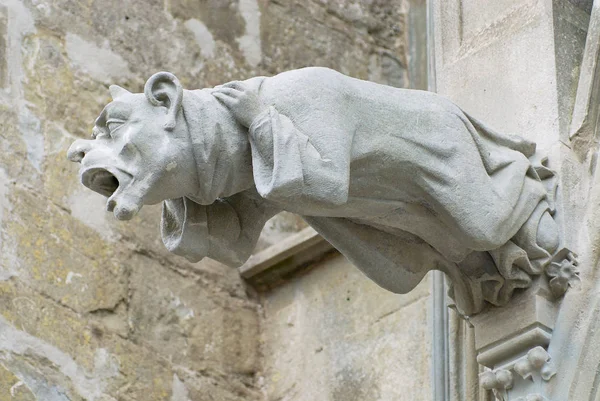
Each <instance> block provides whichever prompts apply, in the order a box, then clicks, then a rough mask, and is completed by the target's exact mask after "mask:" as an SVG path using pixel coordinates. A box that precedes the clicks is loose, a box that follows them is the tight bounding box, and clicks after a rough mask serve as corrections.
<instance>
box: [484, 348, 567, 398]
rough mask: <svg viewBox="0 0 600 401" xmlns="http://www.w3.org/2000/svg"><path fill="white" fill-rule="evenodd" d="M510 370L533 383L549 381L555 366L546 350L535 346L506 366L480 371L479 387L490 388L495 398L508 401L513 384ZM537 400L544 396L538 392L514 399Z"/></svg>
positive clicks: (553, 373)
mask: <svg viewBox="0 0 600 401" xmlns="http://www.w3.org/2000/svg"><path fill="white" fill-rule="evenodd" d="M512 372H515V373H516V374H518V375H519V376H520V377H521V378H522V379H523V380H525V381H529V382H531V383H532V384H533V385H535V384H539V382H541V381H546V382H547V381H550V380H551V379H552V378H553V377H554V375H556V367H555V366H554V363H553V362H552V360H551V358H550V355H549V354H548V352H547V351H546V350H545V349H544V348H543V347H540V346H537V347H535V348H532V349H531V350H529V351H528V352H527V354H526V355H524V356H523V357H521V358H519V359H518V360H516V361H515V362H512V363H510V364H509V365H507V366H503V367H502V368H498V369H495V370H487V371H485V372H483V373H481V375H480V377H479V379H480V383H481V387H483V388H484V389H485V390H491V391H492V393H493V394H494V397H495V398H496V400H498V401H508V400H509V399H510V397H509V390H511V389H512V388H513V387H514V384H515V383H514V377H513V376H514V375H513V373H512ZM538 400H539V401H544V400H546V398H545V397H543V396H542V395H541V394H539V393H533V394H528V395H526V396H523V397H518V398H516V401H538Z"/></svg>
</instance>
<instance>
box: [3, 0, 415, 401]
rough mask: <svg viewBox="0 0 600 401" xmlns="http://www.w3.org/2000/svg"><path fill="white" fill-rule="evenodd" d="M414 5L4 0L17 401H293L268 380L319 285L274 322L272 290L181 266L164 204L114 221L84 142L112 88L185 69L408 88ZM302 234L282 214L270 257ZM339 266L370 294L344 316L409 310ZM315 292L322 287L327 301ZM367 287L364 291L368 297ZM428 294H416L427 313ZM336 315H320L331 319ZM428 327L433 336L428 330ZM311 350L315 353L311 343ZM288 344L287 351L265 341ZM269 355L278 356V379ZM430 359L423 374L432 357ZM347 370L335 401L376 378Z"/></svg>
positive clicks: (7, 359) (221, 271)
mask: <svg viewBox="0 0 600 401" xmlns="http://www.w3.org/2000/svg"><path fill="white" fill-rule="evenodd" d="M406 4H408V3H406ZM406 4H405V2H404V1H403V0H393V1H391V0H390V1H387V0H371V1H366V0H365V1H355V0H343V1H341V0H340V1H338V0H329V1H328V0H306V1H304V0H302V1H292V0H237V1H236V0H203V1H200V0H164V1H163V0H118V1H117V0H89V1H76V0H0V55H2V56H3V57H1V58H0V222H1V231H0V315H1V316H0V401H4V400H19V401H25V400H27V401H29V400H40V401H66V400H73V401H74V400H90V401H109V400H119V401H121V400H123V401H154V400H170V401H187V400H192V401H201V400H219V401H221V400H222V401H228V400H231V401H233V400H253V399H256V400H258V399H265V398H266V399H270V400H271V399H272V400H275V399H278V398H277V397H278V396H271V395H270V394H269V392H271V391H273V392H274V393H276V394H280V393H282V392H283V391H284V390H285V388H283V387H278V388H273V387H272V386H271V385H270V384H269V383H270V382H271V381H272V380H273V370H274V369H279V366H281V365H282V364H283V365H284V366H285V369H292V370H294V369H295V366H293V365H289V364H287V365H286V361H285V359H281V358H282V357H277V358H279V359H276V360H274V359H273V358H275V356H274V355H276V354H278V352H279V351H281V349H280V348H279V347H283V348H284V349H285V348H287V344H286V343H285V341H283V342H281V341H279V340H278V338H280V337H279V336H280V335H283V332H281V328H280V327H281V320H282V319H283V320H284V321H287V320H286V319H287V318H285V317H283V316H284V315H285V313H286V312H285V310H284V309H283V307H282V306H281V305H282V302H284V301H283V300H281V299H283V298H285V297H292V298H294V297H296V298H297V295H296V296H293V294H297V293H299V292H301V291H300V289H301V287H303V281H298V282H297V283H294V284H293V285H292V288H293V291H292V292H291V293H290V294H287V295H286V293H287V292H289V291H291V290H292V288H289V287H282V288H280V289H278V290H277V291H276V292H275V293H273V295H272V298H270V299H268V300H267V301H266V308H265V310H266V315H267V318H268V317H269V316H271V314H273V315H274V314H275V313H276V314H277V319H271V320H269V319H266V320H265V321H264V322H263V321H262V320H261V319H262V318H261V307H260V304H259V301H260V297H258V296H256V294H254V291H253V290H252V289H251V288H247V287H246V285H245V284H244V283H243V282H242V280H241V279H240V278H239V275H238V273H237V271H235V270H232V269H227V268H225V267H223V266H221V265H219V264H217V263H215V262H211V261H206V262H203V263H199V264H189V263H187V262H186V261H184V260H182V259H180V258H177V257H174V256H172V255H169V254H168V253H167V252H166V251H165V250H164V248H163V246H162V244H161V243H160V239H159V233H158V216H159V211H160V210H159V208H157V207H146V208H145V209H144V210H143V211H142V213H141V214H140V215H139V216H138V217H136V218H135V219H134V221H132V222H128V223H119V222H117V221H115V220H114V219H113V217H112V215H111V214H109V213H106V212H104V202H105V199H104V198H102V197H101V196H98V195H96V194H94V193H92V192H91V191H88V190H87V189H85V188H84V187H82V186H81V185H80V184H79V182H78V180H77V166H76V165H74V164H72V163H69V162H67V161H66V159H65V152H66V149H67V148H68V146H69V144H70V143H71V142H72V141H73V140H74V139H75V138H78V137H88V136H89V135H90V132H91V127H92V125H93V121H94V119H95V117H96V116H97V115H98V113H99V112H100V110H101V109H102V107H103V105H105V104H106V103H107V102H109V100H110V99H109V95H108V91H107V87H108V85H109V84H112V83H116V84H119V85H122V86H124V87H126V88H128V89H130V90H132V91H141V90H142V88H143V84H144V82H145V79H146V78H148V77H149V76H150V75H151V74H152V73H154V72H156V71H160V70H167V71H172V72H173V73H175V74H176V75H177V76H178V77H179V78H180V80H181V82H182V83H183V85H184V86H185V87H186V88H190V89H191V88H197V87H204V86H212V85H215V84H219V83H222V82H225V81H228V80H232V79H242V78H246V77H250V76H253V75H259V74H274V73H276V72H278V71H283V70H286V69H291V68H298V67H302V66H308V65H322V66H328V67H331V68H334V69H337V70H339V71H342V72H344V73H346V74H349V75H352V76H355V77H358V78H363V79H371V80H375V81H379V82H384V83H388V84H392V85H397V86H406V85H408V82H409V78H410V77H409V71H408V70H407V67H406V66H407V65H409V63H408V60H407V59H406V56H405V54H406V38H405V35H404V31H405V17H406V11H407V5H406ZM299 227H302V223H301V222H298V221H297V219H296V218H295V217H293V216H289V215H287V216H285V215H284V216H283V217H278V218H277V219H275V220H274V221H272V222H271V223H270V224H269V226H268V230H267V232H266V234H265V236H264V238H263V241H262V243H261V246H262V247H266V246H268V245H269V244H271V243H273V242H276V241H277V240H278V239H279V238H280V237H281V236H282V235H285V232H286V231H295V230H297V229H298V228H299ZM332 263H333V265H332V266H327V268H326V269H323V273H319V274H325V275H327V274H334V275H335V274H338V275H339V274H342V276H339V277H337V278H335V280H343V279H344V277H343V275H344V274H347V275H349V280H350V281H349V283H350V284H348V286H347V287H340V289H338V291H342V289H341V288H344V289H345V288H353V289H352V290H350V293H349V294H350V295H351V301H348V305H350V304H351V302H352V303H354V302H356V304H355V305H356V309H352V308H350V309H344V311H343V314H344V316H345V318H344V319H349V321H353V319H355V318H356V320H355V321H354V323H355V324H356V325H358V326H360V325H362V324H363V322H364V320H363V319H365V317H364V314H367V313H368V312H370V311H369V310H368V309H367V305H371V304H372V303H373V302H375V303H377V302H376V300H377V299H379V297H382V299H386V301H385V304H382V305H381V307H380V309H378V311H379V312H380V313H379V312H378V314H377V315H374V314H372V315H369V318H368V319H370V320H369V322H370V321H371V320H373V319H377V318H378V317H380V315H384V314H385V313H387V311H388V309H389V310H392V309H393V306H394V305H396V304H397V305H400V304H398V302H404V301H398V300H396V298H394V297H390V296H389V295H386V294H382V293H380V292H378V291H376V290H375V289H372V288H371V287H369V285H368V284H365V283H364V281H361V280H364V279H362V278H360V279H359V278H356V277H355V275H356V274H358V273H356V272H354V271H353V270H351V269H350V267H349V266H346V265H344V264H343V263H342V262H340V261H339V260H335V261H332ZM342 265H343V266H342ZM330 270H331V271H332V273H328V272H329V271H330ZM346 271H347V272H348V273H340V272H346ZM350 276H351V277H350ZM317 278H318V276H315V278H313V279H311V280H313V281H314V280H316V279H317ZM306 285H307V286H308V289H307V294H318V293H319V292H320V291H321V290H320V289H319V287H318V286H315V287H313V286H312V284H311V283H310V282H306ZM315 285H316V284H315ZM355 285H356V287H354V286H355ZM363 287H365V288H368V289H366V290H365V291H366V292H365V293H364V294H363V295H360V294H359V293H357V292H356V291H359V292H362V291H363ZM422 291H423V290H421V292H418V293H416V295H411V296H414V297H417V298H415V299H418V302H417V304H418V305H417V306H415V307H418V308H421V309H420V310H421V311H422V309H423V302H424V301H423V300H422V299H423V298H422V296H424V295H423V294H424V293H423V292H422ZM419 294H421V295H419ZM338 295H339V294H338ZM350 295H349V296H350ZM306 296H308V295H306ZM356 296H358V298H355V297H356ZM344 299H345V298H344ZM361 299H363V300H364V302H365V303H364V304H362V303H361V302H362V301H361ZM340 302H341V301H340ZM342 303H343V302H342ZM303 305H304V303H303V302H302V301H299V303H298V306H297V307H298V308H302V307H303ZM361 305H362V306H361ZM328 306H329V305H328V304H327V303H320V304H319V303H317V304H314V305H313V306H312V307H313V308H317V309H321V311H320V312H319V313H321V314H325V313H326V309H327V308H328ZM413 309H414V308H413ZM411 310H412V309H411ZM415 313H416V312H415ZM353 314H358V315H360V316H354V315H353ZM340 316H341V315H340ZM401 316H403V315H395V316H393V317H391V318H386V319H387V320H382V322H381V323H377V324H379V326H377V327H384V328H385V330H387V331H391V330H392V329H394V330H401V329H402V327H394V326H396V324H395V323H399V322H400V320H399V319H401ZM407 316H410V315H407ZM306 317H307V318H310V315H306ZM390 322H392V323H394V324H392V323H390ZM263 323H264V327H262V335H261V334H260V333H261V324H263ZM326 323H327V320H323V324H326ZM350 323H351V322H350ZM372 323H373V324H375V321H374V320H373V322H372ZM411 324H413V325H415V330H416V331H417V332H418V333H420V334H419V336H420V337H419V338H425V337H426V336H425V334H424V333H423V327H421V326H419V325H423V320H421V321H418V320H414V319H413V320H412V323H411ZM284 326H285V325H284ZM399 326H403V324H399ZM417 326H419V327H417ZM305 329H306V330H308V329H309V326H307V327H306V328H305ZM372 330H374V331H371V332H368V331H366V332H362V334H360V335H363V336H365V335H370V336H371V337H372V341H374V342H373V344H380V346H381V347H383V348H380V351H381V352H382V353H385V352H386V351H385V350H386V349H387V348H385V347H393V346H395V345H397V344H396V343H390V344H387V345H385V344H383V343H377V342H376V341H375V340H374V338H375V337H376V336H379V335H381V333H382V332H381V330H383V329H372ZM378 330H379V331H378ZM267 331H272V332H273V334H272V335H271V334H268V333H267ZM357 333H358V331H357ZM365 333H370V334H365ZM335 335H336V333H335V332H329V334H328V336H329V337H328V340H327V341H328V342H327V341H323V342H318V341H317V342H314V345H315V346H316V347H317V348H315V349H313V348H307V349H306V350H305V351H306V353H307V354H310V355H311V356H312V355H313V354H314V355H315V356H314V357H315V358H325V357H326V356H327V358H337V356H336V355H338V354H335V353H332V350H333V351H335V348H334V347H331V346H330V345H329V344H330V343H336V342H337V340H336V339H335ZM405 335H406V334H402V335H400V337H397V338H396V340H395V341H400V340H401V339H402V338H403V337H402V336H405ZM359 338H361V337H360V336H359V337H357V340H358V339H359ZM300 339H301V338H300ZM300 339H299V340H298V341H299V342H298V346H300V347H309V346H310V347H312V345H313V344H312V343H310V344H308V343H306V342H301V341H300ZM271 340H272V341H273V344H269V345H268V347H270V348H268V347H267V348H264V349H263V348H261V341H271ZM284 340H285V338H284ZM310 341H313V340H312V339H310ZM315 341H316V340H315ZM424 341H425V340H424ZM423 344H424V345H423ZM423 344H422V345H421V346H420V348H419V350H421V351H418V352H422V349H423V347H426V346H427V345H426V344H427V342H426V341H425V342H424V343H423ZM319 346H322V347H323V349H322V352H320V351H318V347H319ZM355 346H357V347H359V346H360V343H358V342H357V343H356V344H355ZM378 346H379V345H378ZM265 349H268V350H269V352H270V353H272V354H271V355H266V356H267V358H265V361H266V364H265V365H264V369H263V362H264V361H263V359H262V358H261V356H262V355H263V351H265ZM409 349H412V348H409ZM336 352H340V353H341V354H343V353H344V352H345V351H344V349H343V347H342V348H338V349H337V351H336ZM357 352H358V351H357ZM406 352H407V351H405V350H403V351H401V352H400V353H399V354H398V356H399V357H402V356H403V355H405V354H406ZM341 354H340V355H341ZM284 355H285V354H284ZM338 356H339V355H338ZM406 356H407V357H411V355H406ZM356 358H361V356H360V355H359V354H356ZM419 358H420V359H419V360H420V362H418V363H420V364H423V363H424V362H423V361H424V360H425V359H426V358H425V357H424V356H423V357H422V358H421V357H419ZM290 362H292V361H290ZM372 362H373V363H378V364H379V368H378V369H379V370H374V371H372V372H380V371H382V369H383V367H384V364H386V363H387V362H388V359H385V358H384V359H381V360H379V361H372ZM331 363H333V364H337V363H338V362H336V361H333V362H331ZM365 363H367V362H365ZM403 363H405V364H407V365H406V366H412V365H413V363H417V362H415V361H413V360H412V359H411V358H409V360H408V361H401V360H399V361H396V363H395V364H392V365H390V366H389V369H390V370H389V371H388V374H390V375H397V373H390V372H393V370H394V369H396V368H397V367H398V366H400V365H399V364H403ZM321 366H323V367H322V368H323V369H325V368H326V367H327V365H321ZM339 366H340V367H341V368H340V369H341V370H340V375H342V376H339V377H338V376H330V377H328V378H327V381H328V382H327V383H328V384H327V386H331V388H332V391H333V393H334V394H338V395H337V396H336V397H337V398H333V399H335V400H342V399H343V400H351V399H352V398H345V397H346V396H345V395H344V394H347V393H348V391H351V389H352V388H355V387H348V388H346V386H345V383H348V382H349V381H352V380H353V382H354V383H356V385H360V383H361V382H360V380H363V379H361V377H360V371H357V370H353V368H348V369H346V370H344V369H345V368H343V366H342V365H339ZM344 366H345V365H344ZM403 366H404V365H403ZM423 366H424V365H423ZM263 370H264V371H265V372H268V374H267V375H264V374H263ZM400 371H404V370H402V369H400ZM344 372H345V373H344ZM283 374H287V372H283ZM312 374H313V372H311V371H310V369H309V370H306V371H298V372H297V375H300V376H301V375H304V376H303V377H300V376H297V377H296V379H295V380H297V381H301V380H309V378H310V376H311V375H312ZM344 375H346V376H344ZM425 376H426V375H425V374H424V376H423V377H425ZM385 377H388V376H385ZM390 377H392V376H390ZM379 382H380V383H384V381H382V380H379ZM381 385H383V384H381ZM385 385H387V386H394V384H393V383H387V384H385ZM413 387H414V386H413ZM413 387H411V388H413ZM298 388H301V387H298ZM368 391H371V390H368ZM373 391H375V390H373ZM382 391H383V390H382ZM407 391H408V390H407ZM423 391H424V390H423ZM373 394H374V393H373ZM385 394H388V393H385ZM389 394H391V393H389ZM365 397H366V398H364V397H363V398H360V397H359V398H354V399H356V400H359V399H368V398H369V397H367V396H366V395H365ZM382 397H384V396H382ZM285 399H288V398H285ZM290 399H291V398H290ZM293 399H294V400H300V399H306V400H308V399H312V398H310V397H309V398H306V397H305V396H303V395H302V394H300V395H297V396H295V398H293ZM323 399H326V398H323ZM381 399H387V398H385V397H384V398H381ZM406 399H412V397H410V398H406Z"/></svg>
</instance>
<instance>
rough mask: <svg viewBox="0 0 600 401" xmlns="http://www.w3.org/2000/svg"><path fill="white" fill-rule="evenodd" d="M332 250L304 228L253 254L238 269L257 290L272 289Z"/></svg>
mask: <svg viewBox="0 0 600 401" xmlns="http://www.w3.org/2000/svg"><path fill="white" fill-rule="evenodd" d="M334 252H337V251H336V250H335V248H334V247H333V246H332V245H331V244H330V243H329V242H327V241H326V240H325V239H324V238H323V237H321V236H320V235H319V234H318V233H317V232H316V231H315V230H314V229H313V228H311V227H307V228H305V229H303V230H302V231H300V232H298V233H297V234H294V235H292V236H290V237H288V238H286V239H284V240H282V241H281V242H279V243H277V244H275V245H272V246H270V247H268V248H267V249H265V250H263V251H261V252H258V253H257V254H254V255H252V256H251V257H250V259H248V261H247V262H246V263H244V264H243V265H242V266H241V267H240V268H239V270H240V275H241V276H242V277H243V278H244V279H246V280H247V281H248V282H249V283H250V284H251V285H252V286H254V287H255V288H256V289H257V290H266V289H270V288H273V287H275V286H277V285H279V284H280V283H282V282H283V281H285V280H286V279H288V278H289V277H291V276H292V275H293V274H294V273H296V272H299V271H300V270H303V269H304V268H306V267H308V266H309V265H311V264H312V263H313V262H315V261H317V260H319V259H321V258H322V257H324V256H326V255H327V254H329V253H334Z"/></svg>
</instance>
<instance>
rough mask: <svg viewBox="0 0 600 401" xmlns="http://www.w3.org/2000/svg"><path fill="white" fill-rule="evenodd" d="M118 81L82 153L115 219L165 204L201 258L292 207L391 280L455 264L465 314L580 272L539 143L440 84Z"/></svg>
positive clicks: (329, 73)
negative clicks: (494, 122) (491, 122)
mask: <svg viewBox="0 0 600 401" xmlns="http://www.w3.org/2000/svg"><path fill="white" fill-rule="evenodd" d="M110 92H111V95H112V97H113V99H114V100H113V101H112V102H111V103H109V104H108V105H107V106H106V107H105V108H104V110H103V111H102V113H101V114H100V116H99V117H98V119H97V120H96V123H95V127H94V129H93V133H92V139H91V140H82V139H80V140H77V141H75V143H73V144H72V146H71V147H70V149H69V151H68V158H69V159H70V160H71V161H74V162H79V163H81V170H80V175H81V181H82V183H83V184H84V185H85V186H86V187H88V188H90V189H92V190H94V191H96V192H98V193H100V194H102V195H105V196H107V197H108V201H107V209H108V210H109V211H113V212H114V215H115V216H116V218H117V219H120V220H127V219H131V218H132V217H133V216H134V215H135V214H136V213H137V212H138V210H139V209H140V208H141V207H142V206H143V205H144V204H156V203H159V202H163V209H162V227H161V232H162V238H163V241H164V244H165V245H166V247H167V248H168V249H169V250H170V251H171V252H173V253H175V254H178V255H182V256H185V257H186V258H187V259H189V260H190V261H192V262H195V261H199V260H200V259H202V258H204V257H210V258H212V259H215V260H217V261H220V262H222V263H225V264H227V265H231V266H239V265H240V264H242V263H243V262H244V261H245V260H246V259H247V258H248V257H249V256H250V254H251V252H252V251H253V248H254V246H255V244H256V242H257V239H258V237H259V234H260V232H261V229H262V227H263V226H264V224H265V222H266V221H267V220H268V219H269V218H271V217H272V216H273V215H275V214H276V213H278V212H280V211H282V210H286V211H290V212H293V213H297V214H299V215H302V216H303V217H304V219H305V220H306V221H307V223H308V224H310V225H311V226H312V227H313V228H314V229H315V230H317V231H318V232H319V233H320V234H322V235H323V237H325V239H327V240H328V241H329V242H331V244H332V245H333V246H335V247H336V248H337V249H338V250H339V251H340V252H341V253H342V254H344V255H345V256H346V257H347V258H348V259H349V260H350V261H351V262H353V263H354V264H355V265H356V266H357V267H358V268H359V269H361V270H362V271H363V272H364V273H365V274H366V275H367V276H368V277H369V278H371V279H372V280H373V281H375V282H376V283H377V284H379V285H380V286H382V287H383V288H386V289H388V290H390V291H393V292H396V293H406V292H408V291H410V290H411V289H412V288H413V287H415V285H417V284H418V283H419V281H420V280H421V279H422V278H423V277H424V276H425V274H426V273H427V272H428V271H429V270H432V269H438V270H442V271H444V272H445V273H447V274H448V275H449V277H450V278H451V280H452V283H453V289H452V290H451V291H452V292H453V294H452V295H453V296H454V298H455V300H456V302H457V305H458V307H459V309H461V310H462V312H463V313H466V314H474V313H477V312H478V311H480V310H481V309H482V307H483V306H484V303H485V301H487V302H489V303H491V304H493V305H503V304H505V303H506V302H508V300H509V299H510V297H511V295H512V293H513V291H514V290H515V289H517V288H525V287H528V286H529V285H530V283H531V280H532V277H533V276H536V275H541V274H542V273H546V274H547V275H549V276H550V278H552V279H553V280H554V281H553V283H554V284H552V282H551V284H552V285H551V287H552V288H553V290H554V291H555V292H556V293H557V295H561V294H562V293H563V292H564V291H565V290H566V288H567V286H568V283H573V282H574V281H575V280H574V279H576V278H577V277H576V275H577V273H576V271H575V270H574V266H573V265H574V263H575V262H574V261H573V257H572V254H570V253H569V252H568V251H567V250H565V249H564V247H563V245H562V240H561V238H560V235H559V232H560V230H559V228H558V226H557V223H556V222H555V219H554V217H553V214H554V207H555V206H554V194H555V189H556V181H557V179H556V178H557V177H556V176H555V174H554V173H553V172H552V171H551V170H549V169H548V168H547V167H546V165H545V163H544V159H543V158H540V157H539V156H538V155H537V154H536V147H535V144H534V143H532V142H529V141H527V140H525V139H523V138H520V137H517V136H513V135H506V134H503V133H500V132H497V131H494V130H493V129H491V128H489V127H487V126H486V125H485V124H483V123H482V122H480V121H478V120H476V119H474V118H473V117H471V116H469V115H467V114H466V113H465V112H464V111H462V110H461V109H460V108H459V107H458V106H456V105H455V104H453V103H452V102H450V101H449V100H447V99H446V98H444V97H442V96H439V95H437V94H435V93H430V92H425V91H417V90H406V89H398V88H392V87H389V86H385V85H379V84H375V83H372V82H367V81H362V80H358V79H354V78H350V77H347V76H345V75H342V74H340V73H338V72H335V71H333V70H330V69H326V68H304V69H299V70H293V71H288V72H284V73H281V74H279V75H276V76H273V77H268V78H267V77H256V78H252V79H248V80H246V81H236V82H230V83H227V84H224V85H221V86H217V87H215V88H207V89H201V90H183V88H182V87H181V85H180V83H179V81H178V80H177V78H176V77H175V76H174V75H172V74H170V73H167V72H160V73H157V74H155V75H153V76H152V77H151V78H150V79H149V80H148V82H147V83H146V85H145V88H144V93H130V92H129V91H127V90H125V89H123V88H120V87H118V86H111V88H110ZM557 266H558V267H557ZM565 266H566V267H565ZM565 271H567V273H565Z"/></svg>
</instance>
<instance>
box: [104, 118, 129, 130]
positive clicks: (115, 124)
mask: <svg viewBox="0 0 600 401" xmlns="http://www.w3.org/2000/svg"><path fill="white" fill-rule="evenodd" d="M124 123H125V121H123V120H112V119H111V120H108V121H106V127H107V128H108V130H109V131H110V132H111V133H113V131H115V130H117V129H118V128H119V127H120V126H121V125H123V124H124Z"/></svg>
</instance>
